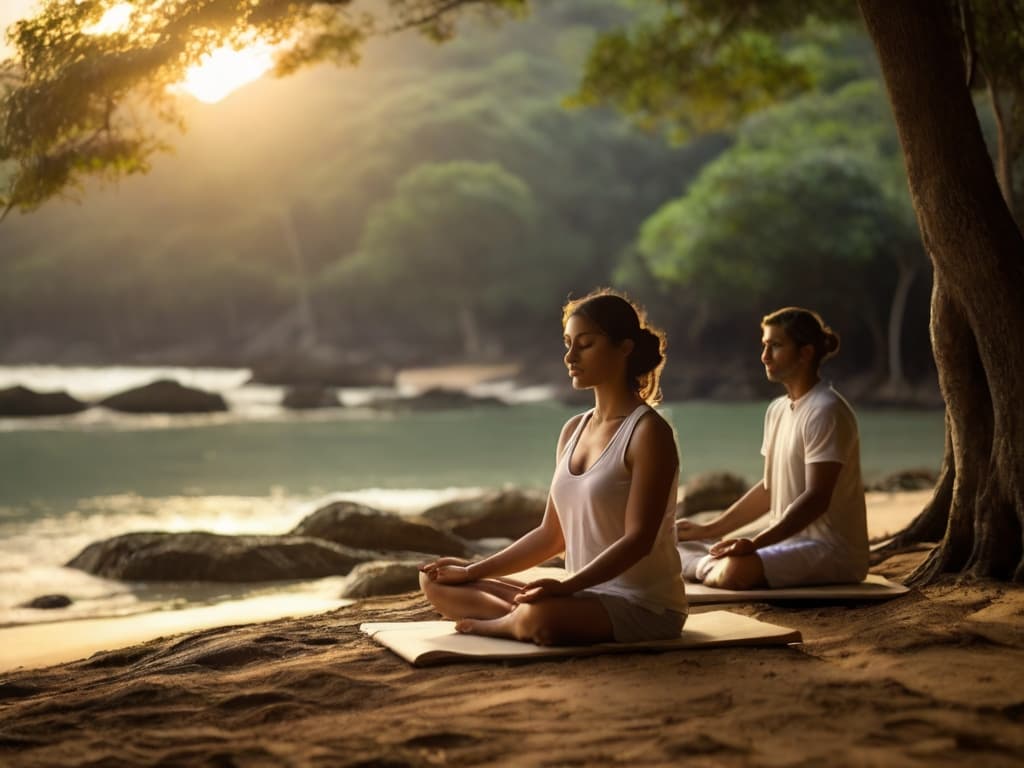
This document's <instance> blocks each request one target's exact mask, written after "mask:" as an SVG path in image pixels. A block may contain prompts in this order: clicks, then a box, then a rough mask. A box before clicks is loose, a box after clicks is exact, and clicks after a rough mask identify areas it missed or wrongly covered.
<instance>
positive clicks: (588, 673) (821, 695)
mask: <svg viewBox="0 0 1024 768" xmlns="http://www.w3.org/2000/svg"><path fill="white" fill-rule="evenodd" d="M918 557H919V555H908V556H902V557H901V558H898V559H895V560H893V561H890V562H889V563H888V564H886V565H885V566H884V567H883V568H882V569H880V570H881V572H882V573H884V574H885V575H887V576H890V577H899V576H900V575H901V574H903V573H905V572H906V571H907V570H908V569H909V568H910V567H911V566H912V564H913V562H914V560H915V559H916V558H918ZM730 610H735V611H739V612H743V613H746V614H748V615H752V616H756V617H757V618H760V619H763V620H766V621H771V622H773V623H777V624H782V625H784V626H788V627H793V628H795V629H798V630H800V631H801V632H802V633H803V637H804V645H803V646H801V647H790V648H726V649H709V650H701V651H692V652H685V653H684V652H673V653H662V654H659V653H644V654H629V655H619V656H600V657H594V658H582V659H570V660H559V661H537V662H523V663H520V662H516V663H509V662H501V663H467V664H459V665H455V666H444V667H435V668H426V669H416V668H413V667H411V666H409V665H408V664H407V663H406V662H404V661H402V660H401V659H399V658H398V657H396V656H394V655H393V654H391V653H390V652H388V651H386V650H385V649H383V648H381V647H380V646H377V645H375V644H374V643H373V642H372V641H371V640H370V639H369V638H367V637H365V636H363V635H361V634H360V632H359V624H360V623H361V622H363V621H397V620H402V619H430V618H435V616H434V614H432V613H431V612H430V611H429V610H427V608H426V606H425V604H424V602H423V601H422V599H421V598H419V597H418V596H414V595H411V594H410V595H403V596H398V597H392V598H384V599H376V600H372V601H366V602H363V603H361V604H358V605H353V606H348V607H345V608H342V609H339V610H337V611H334V612H331V613H327V614H322V615H318V616H312V617H306V618H301V619H285V620H280V621H276V622H270V623H265V624H257V625H248V626H242V627H235V628H231V627H226V628H219V629H208V630H203V631H199V632H195V633H193V634H189V635H182V636H178V637H174V638H168V639H159V640H155V641H151V642H149V643H146V644H144V645H137V646H134V647H131V648H128V649H123V650H120V651H113V652H104V653H99V654H96V655H95V656H93V657H91V658H90V659H88V660H84V661H78V662H73V663H70V664H63V665H60V666H56V667H49V668H46V669H37V670H23V671H18V672H13V673H8V674H7V675H5V676H4V677H3V678H2V681H0V764H2V765H5V766H71V765H75V766H152V765H164V766H173V765H210V766H213V765H216V766H229V765H251V766H278V765H281V766H429V765H449V764H450V765H496V766H523V765H537V766H591V765H620V766H640V765H678V764H682V763H683V762H684V761H685V764H686V765H693V766H719V765H723V766H733V765H735V766H740V765H743V766H746V765H763V766H796V765H800V766H841V765H851V766H902V765H907V766H933V765H958V766H960V765H971V766H1019V765H1021V764H1022V761H1024V629H1022V628H1024V589H1022V588H1020V587H1017V586H1007V585H998V584H991V583H977V584H967V585H963V584H960V585H958V584H955V583H953V582H951V581H949V582H945V583H940V584H938V585H934V586H930V587H928V588H926V589H924V590H915V591H913V592H911V593H910V594H909V595H906V596H904V597H901V598H898V599H896V600H893V601H890V602H886V603H882V604H853V605H850V604H833V605H828V604H819V605H801V606H792V605H786V606H783V605H781V604H777V605H771V604H765V603H761V604H754V605H749V606H732V607H730Z"/></svg>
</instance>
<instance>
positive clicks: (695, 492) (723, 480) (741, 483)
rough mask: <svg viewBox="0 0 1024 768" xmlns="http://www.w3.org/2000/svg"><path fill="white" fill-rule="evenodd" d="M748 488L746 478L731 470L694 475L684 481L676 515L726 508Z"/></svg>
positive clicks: (684, 515) (682, 515) (681, 515)
mask: <svg viewBox="0 0 1024 768" xmlns="http://www.w3.org/2000/svg"><path fill="white" fill-rule="evenodd" d="M749 488H750V484H749V483H748V482H747V481H746V480H744V479H743V478H742V477H739V476H738V475H734V474H732V473H731V472H706V473H704V474H700V475H694V476H693V477H691V478H690V480H689V481H688V482H687V483H686V488H685V489H684V492H683V500H682V501H681V502H679V506H678V507H677V508H676V516H677V517H687V516H689V515H695V514H697V513H698V512H705V511H707V510H719V509H726V508H728V507H729V506H730V505H731V504H732V503H733V502H734V501H736V500H737V499H739V498H740V497H741V496H742V495H743V494H744V493H746V492H747V490H748V489H749Z"/></svg>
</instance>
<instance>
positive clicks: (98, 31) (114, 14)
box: [82, 3, 135, 35]
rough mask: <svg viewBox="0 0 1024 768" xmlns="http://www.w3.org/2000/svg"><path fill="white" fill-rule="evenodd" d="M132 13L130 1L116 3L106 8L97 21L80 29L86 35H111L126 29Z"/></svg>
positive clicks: (133, 9)
mask: <svg viewBox="0 0 1024 768" xmlns="http://www.w3.org/2000/svg"><path fill="white" fill-rule="evenodd" d="M134 13H135V6H134V5H132V4H131V3H118V4H117V5H113V6H111V7H110V8H108V9H107V10H106V11H105V12H104V13H103V15H102V16H101V17H100V20H99V21H97V22H96V23H95V24H93V25H92V26H91V27H85V28H84V29H83V30H82V31H83V32H84V33H85V34H87V35H113V34H116V33H118V32H124V31H125V30H127V29H128V26H129V24H130V23H131V18H132V14H134Z"/></svg>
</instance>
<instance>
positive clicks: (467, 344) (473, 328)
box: [458, 304, 481, 360]
mask: <svg viewBox="0 0 1024 768" xmlns="http://www.w3.org/2000/svg"><path fill="white" fill-rule="evenodd" d="M458 318H459V330H460V331H461V333H462V351H463V353H464V354H465V356H466V359H467V360H479V359H480V353H481V343H480V326H479V324H478V323H477V319H476V313H474V312H473V308H472V307H470V306H469V305H467V304H461V305H459V312H458Z"/></svg>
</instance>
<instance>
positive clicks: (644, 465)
mask: <svg viewBox="0 0 1024 768" xmlns="http://www.w3.org/2000/svg"><path fill="white" fill-rule="evenodd" d="M627 461H629V462H630V463H631V464H632V475H633V476H632V481H631V483H630V489H629V499H628V501H627V502H626V518H625V529H624V531H623V534H622V537H621V538H619V539H618V540H617V541H615V542H614V543H613V544H612V545H611V546H609V547H608V548H607V549H606V550H605V551H604V552H602V553H601V554H600V555H598V556H597V557H596V558H594V559H593V560H592V561H591V562H590V563H588V564H587V565H586V566H585V567H584V568H581V569H580V570H579V571H577V572H576V573H575V574H574V575H572V576H571V577H569V578H568V579H566V580H565V581H563V582H560V583H559V582H554V581H552V580H544V581H543V582H538V583H537V584H536V585H533V584H531V585H527V588H525V589H524V592H522V593H520V595H519V596H518V597H517V600H520V601H521V602H530V601H532V600H536V599H539V598H541V597H551V596H556V595H571V594H573V593H574V592H579V591H580V590H583V589H587V588H589V587H592V586H594V585H596V584H601V583H603V582H606V581H609V580H610V579H614V578H615V577H616V576H618V575H619V574H621V573H623V572H624V571H626V570H627V569H628V568H630V567H631V566H633V565H635V564H636V563H637V562H638V561H639V560H640V559H641V558H643V557H645V556H646V555H647V554H648V553H649V552H650V551H651V548H652V547H653V546H654V541H655V539H657V537H658V531H659V530H661V526H662V524H663V522H664V518H665V513H666V510H667V509H668V501H669V494H670V493H671V490H672V485H673V481H674V480H675V478H676V473H677V471H678V469H679V457H678V453H677V452H676V443H675V437H674V436H673V434H672V427H670V426H669V425H668V423H667V422H666V421H665V420H664V419H662V418H661V417H659V416H657V415H653V416H652V415H645V416H644V417H643V418H641V419H640V421H639V422H638V423H637V426H636V430H635V431H634V432H633V437H632V439H631V441H630V445H629V448H628V449H627Z"/></svg>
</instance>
